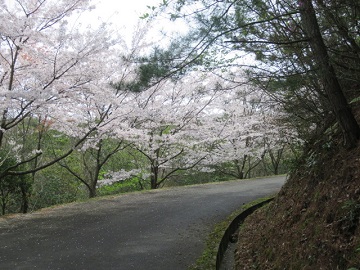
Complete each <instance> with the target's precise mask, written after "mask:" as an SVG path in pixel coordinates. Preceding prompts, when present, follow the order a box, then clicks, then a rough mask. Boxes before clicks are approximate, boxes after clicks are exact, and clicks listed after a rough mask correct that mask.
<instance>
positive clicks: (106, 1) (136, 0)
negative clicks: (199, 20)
mask: <svg viewBox="0 0 360 270" xmlns="http://www.w3.org/2000/svg"><path fill="white" fill-rule="evenodd" d="M92 3H93V4H94V5H95V9H94V10H92V11H91V12H89V13H87V15H85V16H84V15H82V18H81V22H83V24H84V25H88V24H91V25H93V26H96V25H99V23H101V22H107V23H111V24H112V27H114V28H115V29H117V30H118V31H119V32H120V33H121V35H125V36H126V39H127V40H130V39H131V37H132V33H133V30H134V27H135V26H136V25H137V23H138V22H139V20H140V17H141V16H143V15H144V14H145V13H147V12H151V10H150V9H149V8H148V7H147V6H156V7H157V6H159V4H160V3H162V0H128V1H119V0H118V1H114V0H92ZM161 17H164V16H160V17H159V18H158V20H159V21H156V23H153V24H152V25H153V28H154V29H153V30H152V32H151V34H152V35H153V36H154V37H155V36H156V35H157V34H156V33H159V32H160V31H161V30H162V31H164V30H166V31H167V32H168V31H172V30H173V31H179V30H181V29H185V26H184V23H182V24H181V23H180V22H176V23H171V22H169V21H168V20H165V19H164V18H163V19H161ZM183 31H185V30H183ZM159 37H160V34H159Z"/></svg>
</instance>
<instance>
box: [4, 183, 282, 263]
mask: <svg viewBox="0 0 360 270" xmlns="http://www.w3.org/2000/svg"><path fill="white" fill-rule="evenodd" d="M284 181H285V177H271V178H266V179H265V178H263V179H253V180H239V181H229V182H223V183H216V184H205V185H197V186H187V187H178V188H171V189H163V190H154V191H146V192H140V193H131V194H130V193H129V194H124V195H119V196H111V197H103V198H98V199H95V200H90V201H88V202H82V203H72V204H66V205H61V206H57V207H53V208H47V209H43V210H41V211H37V212H34V213H30V214H26V215H11V216H6V217H0V239H1V241H0V269H77V270H78V269H120V270H122V269H124V270H125V269H126V270H128V269H136V270H142V269H146V270H155V269H156V270H159V269H173V270H177V269H179V270H180V269H181V270H184V269H187V268H188V267H189V266H190V265H191V264H193V263H194V262H195V261H196V259H197V258H198V257H199V256H200V255H201V253H202V250H203V249H204V241H205V239H206V237H207V235H208V234H209V233H210V231H211V229H212V226H213V225H214V224H216V223H218V222H220V221H221V220H223V219H225V218H226V217H227V216H228V215H229V214H231V213H232V212H233V211H234V210H236V209H237V208H239V207H240V206H241V205H242V204H244V203H248V202H250V201H252V200H255V199H257V198H259V197H263V196H266V195H269V194H273V193H275V192H277V191H278V190H279V189H280V187H281V186H282V185H283V183H284Z"/></svg>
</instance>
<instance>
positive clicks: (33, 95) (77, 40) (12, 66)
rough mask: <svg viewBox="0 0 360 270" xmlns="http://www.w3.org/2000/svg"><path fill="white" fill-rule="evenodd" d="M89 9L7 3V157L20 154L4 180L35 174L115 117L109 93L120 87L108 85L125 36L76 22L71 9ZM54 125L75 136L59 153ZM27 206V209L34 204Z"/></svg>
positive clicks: (2, 84) (2, 44)
mask: <svg viewBox="0 0 360 270" xmlns="http://www.w3.org/2000/svg"><path fill="white" fill-rule="evenodd" d="M89 8H91V7H90V6H89V1H87V0H77V1H70V0H60V1H53V0H44V1H22V0H18V1H15V2H10V1H7V2H2V4H1V5H0V14H1V17H2V20H1V22H0V34H1V40H0V99H1V103H0V112H1V113H0V149H1V160H0V162H1V164H5V163H4V162H5V161H6V159H7V158H10V157H15V159H16V161H17V162H16V163H15V164H12V165H11V166H8V167H6V168H5V167H2V170H1V172H0V179H5V177H6V176H11V175H12V176H15V175H25V174H33V175H34V174H35V173H36V172H37V171H39V170H41V169H43V168H46V167H48V166H50V165H52V164H55V163H56V162H58V161H59V160H61V159H63V158H65V157H66V156H68V155H70V154H71V153H72V152H73V151H74V149H77V148H79V147H80V146H82V144H83V143H84V142H85V140H86V138H87V137H88V136H89V135H91V134H93V133H94V132H96V131H97V130H98V129H99V128H100V127H101V126H103V125H105V124H106V122H107V121H108V117H107V114H108V112H109V111H110V108H111V107H112V105H111V104H109V100H111V97H112V96H114V95H115V94H116V93H114V91H113V89H112V88H111V87H110V85H109V83H110V80H111V79H113V74H114V72H113V71H112V72H109V67H108V64H111V63H109V62H111V61H114V59H112V58H111V57H112V55H113V54H112V53H113V51H112V48H113V47H114V46H115V45H119V44H120V42H121V39H120V38H119V37H118V36H113V35H112V33H110V32H109V31H108V30H107V28H106V27H105V26H104V25H102V26H100V27H99V28H98V29H91V28H88V29H85V30H84V29H82V30H81V32H80V29H78V28H77V27H76V25H71V23H70V22H71V21H72V20H71V17H70V16H72V15H73V14H75V13H81V12H82V11H85V10H87V9H89ZM98 100H106V101H107V104H105V103H104V104H99V102H97V101H98ZM95 101H96V102H95ZM84 107H86V110H84ZM99 109H101V113H99ZM94 117H96V121H89V118H92V119H91V120H93V118H94ZM50 130H55V131H56V132H57V133H61V134H65V135H67V136H69V137H70V138H72V141H73V143H72V144H71V145H70V146H69V147H68V149H65V150H64V151H63V152H62V153H57V156H56V157H55V158H54V156H53V153H52V151H44V150H45V149H49V148H45V147H44V145H43V139H44V138H45V135H46V134H47V136H55V135H56V134H55V133H54V132H53V133H49V131H50ZM56 136H59V135H56ZM1 181H2V180H1ZM27 192H28V191H27V190H25V191H24V192H23V195H26V193H27ZM24 197H26V196H24ZM24 204H26V202H24ZM23 208H24V210H23V211H24V212H26V208H27V206H26V205H24V207H23Z"/></svg>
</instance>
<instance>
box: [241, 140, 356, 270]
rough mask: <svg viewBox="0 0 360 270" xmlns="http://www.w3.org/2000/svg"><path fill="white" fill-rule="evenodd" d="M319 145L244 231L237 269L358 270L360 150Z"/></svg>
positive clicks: (253, 217) (252, 217)
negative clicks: (272, 200)
mask: <svg viewBox="0 0 360 270" xmlns="http://www.w3.org/2000/svg"><path fill="white" fill-rule="evenodd" d="M327 146H329V145H327V144H323V143H318V145H317V146H316V147H321V148H322V149H321V150H320V149H314V148H312V150H311V151H310V150H309V151H308V153H307V155H306V156H305V157H304V160H302V161H301V162H300V166H299V167H298V169H297V171H296V172H294V173H293V174H292V176H291V178H290V179H289V180H288V181H287V183H286V184H285V185H284V187H283V188H282V190H281V191H280V193H279V194H278V196H277V198H276V199H275V201H274V202H272V203H271V204H269V205H268V206H266V207H264V208H262V209H261V210H259V211H257V212H256V213H255V214H254V215H252V216H250V217H249V218H248V219H247V220H246V222H245V224H244V225H243V226H242V228H241V230H240V236H239V242H238V247H237V251H236V256H235V257H236V269H239V270H240V269H241V270H243V269H261V270H265V269H302V270H305V269H309V270H310V269H324V270H325V269H326V270H331V269H345V270H346V269H350V268H355V269H360V221H359V218H360V146H358V147H357V148H355V149H352V150H351V151H348V150H346V149H343V148H342V147H341V146H340V145H337V146H336V145H335V146H334V145H331V147H330V146H329V147H327Z"/></svg>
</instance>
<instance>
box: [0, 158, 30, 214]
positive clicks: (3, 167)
mask: <svg viewBox="0 0 360 270" xmlns="http://www.w3.org/2000/svg"><path fill="white" fill-rule="evenodd" d="M0 157H1V163H0V174H3V173H4V172H5V171H7V169H8V168H11V167H13V166H14V165H16V164H17V160H16V158H15V157H11V156H9V154H6V153H4V152H2V153H1V154H0ZM16 169H17V170H20V169H21V168H20V167H17V168H16ZM31 185H32V181H31V177H30V176H29V175H20V176H13V175H3V176H2V177H0V206H1V214H2V215H4V214H6V213H9V212H19V211H20V212H26V211H27V207H28V195H29V193H30V192H31Z"/></svg>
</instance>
